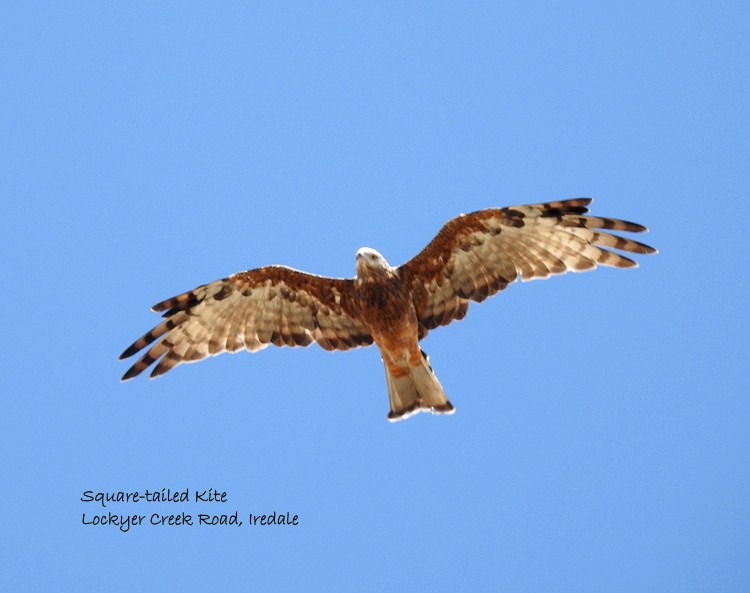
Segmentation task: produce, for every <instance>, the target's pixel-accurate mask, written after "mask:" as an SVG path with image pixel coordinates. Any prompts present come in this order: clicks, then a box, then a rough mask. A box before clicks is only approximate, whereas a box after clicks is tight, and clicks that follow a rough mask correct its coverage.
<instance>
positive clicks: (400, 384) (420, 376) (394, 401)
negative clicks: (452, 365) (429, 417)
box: [385, 351, 456, 422]
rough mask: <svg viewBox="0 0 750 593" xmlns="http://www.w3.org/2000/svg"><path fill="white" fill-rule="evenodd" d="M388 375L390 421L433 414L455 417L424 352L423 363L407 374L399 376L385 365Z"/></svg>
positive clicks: (451, 405) (451, 406) (453, 410)
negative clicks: (415, 415)
mask: <svg viewBox="0 0 750 593" xmlns="http://www.w3.org/2000/svg"><path fill="white" fill-rule="evenodd" d="M385 376H386V380H387V381H388V396H389V397H390V400H391V411H390V412H389V413H388V420H389V421H390V422H397V421H398V420H403V419H404V418H408V417H409V416H412V415H414V414H416V413H417V412H432V413H433V414H453V412H455V411H456V409H455V408H454V407H453V404H451V403H450V402H449V401H448V398H447V397H446V396H445V392H444V391H443V387H442V386H441V385H440V381H438V380H437V377H436V376H435V373H433V372H432V367H431V366H430V363H429V358H428V357H427V355H426V354H425V353H424V351H423V352H422V358H421V360H420V364H417V365H415V366H411V367H409V372H408V373H406V374H405V375H401V376H396V375H394V374H392V373H391V372H390V371H389V370H388V365H385Z"/></svg>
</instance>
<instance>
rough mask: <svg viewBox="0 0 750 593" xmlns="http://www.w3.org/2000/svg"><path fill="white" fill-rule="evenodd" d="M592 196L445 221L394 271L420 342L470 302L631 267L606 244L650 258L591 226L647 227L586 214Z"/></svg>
mask: <svg viewBox="0 0 750 593" xmlns="http://www.w3.org/2000/svg"><path fill="white" fill-rule="evenodd" d="M591 201H592V199H591V198H579V199H574V200H564V201H561V202H548V203H545V204H531V205H528V206H511V207H508V208H492V209H489V210H480V211H478V212H473V213H471V214H463V215H461V216H459V217H457V218H454V219H453V220H451V221H449V222H448V223H447V224H446V225H445V226H444V227H443V228H442V229H441V230H440V232H439V233H438V234H437V236H436V237H435V238H434V239H433V240H432V241H431V242H430V244H429V245H427V247H425V248H424V249H423V250H422V252H421V253H419V255H417V256H416V257H414V258H413V259H411V260H409V261H408V262H407V263H405V264H404V265H402V266H401V267H400V268H399V273H400V274H401V275H402V277H403V278H404V280H405V281H407V282H409V283H410V285H411V287H412V291H413V295H414V304H415V307H416V310H417V317H418V318H419V323H420V328H419V330H420V338H421V337H424V336H425V335H426V334H427V332H428V331H429V330H431V329H433V328H435V327H438V326H440V325H446V324H448V323H450V322H451V321H453V320H454V319H461V318H463V316H464V315H466V311H467V309H468V307H469V301H477V302H481V301H483V300H484V299H486V298H487V297H488V296H491V295H493V294H495V293H496V292H498V291H500V290H503V289H504V288H505V287H506V286H508V284H510V283H511V282H514V281H515V280H517V279H518V278H519V276H520V278H521V280H522V281H527V280H535V279H537V278H548V277H549V276H551V275H554V274H564V273H565V272H570V271H572V272H580V271H584V270H591V269H593V268H595V267H596V266H597V265H603V266H614V267H618V268H631V267H635V266H637V265H638V264H637V263H636V262H635V261H633V260H632V259H629V258H627V257H625V256H623V255H620V254H619V253H616V252H614V251H609V250H607V249H603V247H609V248H614V249H618V250H620V251H626V252H630V253H654V252H656V250H655V249H654V248H653V247H649V246H648V245H644V244H643V243H638V242H637V241H633V240H631V239H626V238H624V237H618V236H617V235H612V234H610V233H608V232H605V231H603V230H598V229H606V230H616V231H630V232H634V233H640V232H643V231H646V230H648V229H646V227H644V226H642V225H640V224H635V223H633V222H626V221H623V220H615V219H612V218H598V217H594V216H585V214H586V212H588V208H587V207H586V206H587V205H588V204H589V203H590V202H591Z"/></svg>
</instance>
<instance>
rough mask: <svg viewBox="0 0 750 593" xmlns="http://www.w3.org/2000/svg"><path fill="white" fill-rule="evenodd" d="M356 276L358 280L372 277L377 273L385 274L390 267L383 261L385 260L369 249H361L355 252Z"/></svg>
mask: <svg viewBox="0 0 750 593" xmlns="http://www.w3.org/2000/svg"><path fill="white" fill-rule="evenodd" d="M356 269H357V276H359V277H360V278H362V277H366V276H372V275H373V274H377V273H386V272H389V271H390V270H391V266H390V265H389V264H388V262H387V261H385V258H384V257H383V256H382V255H380V254H379V253H378V252H377V251H375V250H374V249H371V248H370V247H362V248H361V249H358V250H357V260H356Z"/></svg>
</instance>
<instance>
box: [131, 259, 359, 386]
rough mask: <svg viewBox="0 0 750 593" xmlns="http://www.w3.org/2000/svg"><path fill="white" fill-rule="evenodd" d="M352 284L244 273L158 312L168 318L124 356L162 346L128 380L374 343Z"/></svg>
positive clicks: (274, 272) (276, 269) (284, 273)
mask: <svg viewBox="0 0 750 593" xmlns="http://www.w3.org/2000/svg"><path fill="white" fill-rule="evenodd" d="M353 285H354V281H353V280H347V279H343V278H325V277H322V276H314V275H312V274H306V273H304V272H300V271H298V270H293V269H291V268H287V267H284V266H266V267H263V268H258V269H255V270H250V271H247V272H240V273H238V274H234V275H232V276H229V277H228V278H223V279H221V280H217V281H216V282H212V283H210V284H204V285H203V286H199V287H198V288H196V289H194V290H191V291H190V292H186V293H184V294H181V295H179V296H176V297H174V298H171V299H167V300H166V301H162V302H161V303H158V304H156V305H154V306H153V307H152V309H153V310H154V311H159V312H161V311H164V317H166V319H165V320H164V321H163V322H162V323H160V324H159V325H157V326H156V327H155V328H153V329H152V330H151V331H150V332H148V333H147V334H145V335H144V336H142V337H141V338H139V339H138V340H136V341H135V342H134V343H133V344H132V345H131V346H130V347H128V348H127V349H126V350H125V352H123V353H122V355H121V356H120V358H121V359H122V358H127V357H129V356H132V355H133V354H135V353H136V352H138V351H140V350H142V349H143V348H145V347H146V346H148V345H149V344H152V343H153V342H156V341H157V340H160V341H158V342H157V343H156V344H155V345H153V346H151V348H149V350H148V351H147V352H146V353H145V354H143V355H142V356H141V358H140V359H139V360H138V361H137V362H136V363H135V364H134V365H133V366H132V367H130V369H129V370H128V372H126V373H125V375H124V376H123V377H122V380H123V381H127V380H128V379H131V378H133V377H135V376H136V375H138V374H140V373H141V372H143V371H144V370H145V369H147V368H148V367H149V366H151V365H152V364H153V363H155V362H157V361H158V364H157V365H156V367H154V369H153V371H152V372H151V377H152V378H153V377H157V376H158V375H161V374H163V373H166V372H167V371H169V370H170V369H172V368H174V367H175V366H177V365H178V364H181V363H183V362H195V361H198V360H202V359H204V358H206V357H207V356H214V355H216V354H221V353H222V352H236V351H237V350H241V349H246V350H249V351H251V352H255V351H257V350H261V349H263V348H266V347H267V346H268V345H269V344H274V345H276V346H284V345H286V346H307V345H309V344H311V343H312V342H317V343H318V344H319V345H320V346H321V347H322V348H324V349H326V350H337V349H338V350H348V349H349V348H354V347H357V346H368V345H370V344H372V341H373V339H372V336H371V335H370V332H369V330H368V329H367V326H366V325H365V323H364V322H363V321H362V319H361V315H360V312H359V308H358V307H357V305H356V302H355V301H354V298H353V296H352V291H353Z"/></svg>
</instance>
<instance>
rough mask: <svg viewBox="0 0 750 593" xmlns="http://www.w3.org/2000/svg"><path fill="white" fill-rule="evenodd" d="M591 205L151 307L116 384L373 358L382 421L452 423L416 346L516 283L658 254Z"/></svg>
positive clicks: (270, 270) (490, 214) (458, 231)
mask: <svg viewBox="0 0 750 593" xmlns="http://www.w3.org/2000/svg"><path fill="white" fill-rule="evenodd" d="M591 201H592V200H591V198H578V199H572V200H563V201H559V202H547V203H543V204H531V205H526V206H511V207H508V208H491V209H487V210H480V211H477V212H472V213H471V214H462V215H460V216H458V217H457V218H454V219H452V220H450V221H449V222H448V223H447V224H445V226H443V228H442V229H440V232H439V233H438V234H437V235H436V236H435V238H434V239H433V240H432V241H431V242H430V243H429V245H427V247H425V248H424V249H423V250H422V251H421V252H420V253H419V254H418V255H417V256H416V257H414V258H412V259H411V260H409V261H408V262H406V263H405V264H403V265H401V266H398V267H393V266H391V265H389V264H388V262H387V261H386V260H385V258H384V257H383V256H382V255H380V253H378V252H377V251H375V250H374V249H371V248H369V247H363V248H361V249H359V250H358V251H357V254H356V264H355V267H356V276H355V277H354V278H328V277H325V276H317V275H314V274H308V273H305V272H301V271H299V270H294V269H292V268H289V267H286V266H265V267H262V268H256V269H254V270H248V271H245V272H239V273H237V274H233V275H231V276H228V277H226V278H222V279H221V280H216V281H215V282H211V283H209V284H204V285H202V286H199V287H197V288H195V289H193V290H191V291H188V292H185V293H183V294H180V295H178V296H175V297H173V298H171V299H167V300H165V301H162V302H160V303H157V304H156V305H154V306H153V307H152V309H153V310H154V311H156V312H160V313H161V312H163V316H164V317H165V319H164V321H162V322H161V323H160V324H159V325H157V326H156V327H154V328H153V329H152V330H151V331H149V332H148V333H146V334H145V335H144V336H142V337H141V338H138V339H137V340H136V341H135V342H134V343H133V344H132V345H131V346H129V347H128V348H127V349H126V350H125V351H124V352H123V353H122V355H121V356H120V358H121V359H122V358H128V357H130V356H132V355H134V354H136V353H137V352H139V351H141V350H143V349H144V348H146V347H147V346H149V345H150V344H153V343H154V342H156V344H154V345H153V346H151V347H150V348H149V349H148V350H147V351H146V352H145V353H144V354H142V355H141V357H140V358H139V359H138V360H137V361H136V362H135V364H133V366H132V367H130V369H129V370H128V371H127V372H126V373H125V375H123V377H122V380H123V381H127V380H128V379H132V378H133V377H135V376H136V375H139V374H140V373H142V372H143V371H144V370H146V369H147V368H148V367H150V366H151V365H152V364H154V363H156V366H155V367H154V368H153V370H152V371H151V375H150V376H151V378H154V377H157V376H159V375H161V374H163V373H166V372H167V371H169V370H171V369H173V368H174V367H175V366H177V365H179V364H181V363H183V362H196V361H198V360H202V359H204V358H206V357H208V356H215V355H217V354H221V353H222V352H237V351H238V350H249V351H250V352H256V351H258V350H262V349H263V348H266V347H267V346H268V345H269V344H273V345H275V346H308V345H309V344H312V343H313V342H316V343H317V344H318V345H319V346H320V347H322V348H323V349H325V350H349V349H350V348H356V347H359V346H370V345H371V344H372V343H373V342H374V343H375V344H376V345H377V346H378V348H379V349H380V353H381V355H382V358H383V362H384V363H385V375H386V381H387V385H388V395H389V398H390V404H391V409H390V412H389V413H388V420H390V421H397V420H401V419H404V418H407V417H409V416H411V415H413V414H416V413H417V412H422V411H429V412H432V413H433V414H452V413H453V412H454V411H455V408H454V407H453V405H452V404H451V402H450V401H449V400H448V398H447V397H446V395H445V392H444V391H443V388H442V386H441V385H440V382H439V381H438V379H437V377H436V376H435V373H434V372H433V370H432V368H431V366H430V364H429V359H428V357H427V355H426V354H425V353H424V352H423V351H422V350H421V348H420V346H419V341H420V340H421V339H422V338H424V337H425V336H426V335H427V333H428V332H429V331H430V330H433V329H435V328H436V327H439V326H441V325H447V324H449V323H450V322H451V321H453V320H454V319H462V318H463V317H464V316H465V315H466V312H467V310H468V308H469V303H470V302H471V301H475V302H482V301H483V300H485V299H486V298H487V297H489V296H491V295H493V294H495V293H497V292H498V291H500V290H503V289H504V288H506V287H507V286H508V285H509V284H511V283H512V282H515V281H516V280H519V279H520V280H522V281H527V280H535V279H538V278H548V277H550V276H552V275H555V274H564V273H565V272H581V271H584V270H591V269H593V268H595V267H596V266H597V265H603V266H613V267H617V268H632V267H636V266H637V265H638V264H637V263H636V262H635V261H633V260H632V259H629V258H628V257H625V256H624V255H620V254H619V253H617V252H615V251H610V250H609V249H605V248H610V249H616V250H619V251H624V252H630V253H655V252H656V250H655V249H654V248H653V247H649V246H648V245H644V244H643V243H639V242H637V241H633V240H632V239H627V238H625V237H620V236H617V235H613V234H611V233H609V232H606V231H610V230H615V231H628V232H633V233H640V232H643V231H646V230H648V229H646V227H644V226H642V225H640V224H636V223H633V222H626V221H623V220H616V219H613V218H599V217H595V216H588V215H586V213H587V212H588V208H587V206H588V205H589V204H590V203H591Z"/></svg>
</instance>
